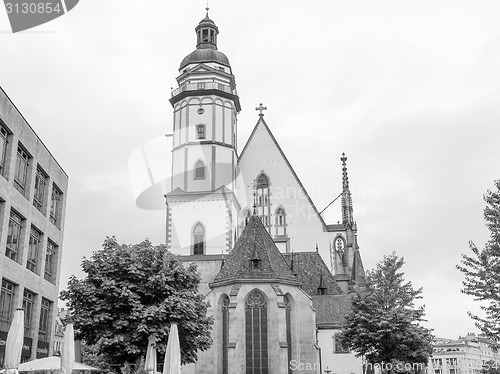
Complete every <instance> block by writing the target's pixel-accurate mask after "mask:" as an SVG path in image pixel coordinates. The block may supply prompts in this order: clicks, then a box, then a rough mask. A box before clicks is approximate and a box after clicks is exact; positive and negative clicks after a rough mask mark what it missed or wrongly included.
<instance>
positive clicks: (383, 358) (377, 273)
mask: <svg viewBox="0 0 500 374" xmlns="http://www.w3.org/2000/svg"><path fill="white" fill-rule="evenodd" d="M403 264H404V258H398V256H396V254H395V253H392V254H391V255H389V256H384V258H383V260H382V261H381V262H379V263H378V264H377V267H376V269H375V270H372V271H368V272H367V276H366V283H365V286H364V287H362V288H360V289H358V290H357V291H356V292H355V293H354V294H353V295H352V310H351V312H350V313H349V314H348V316H347V317H346V327H345V329H344V330H343V331H342V333H341V334H340V340H341V343H342V344H344V345H346V346H347V347H349V348H350V349H351V350H354V351H355V352H356V354H357V356H363V357H365V359H366V361H367V362H368V363H369V364H370V365H380V367H381V368H382V370H384V371H387V370H388V369H389V370H390V369H393V370H397V371H415V369H416V368H423V367H424V366H425V365H426V364H427V360H428V358H429V357H430V355H431V354H432V346H431V342H432V338H433V336H432V334H431V330H429V329H427V328H425V327H423V326H421V325H420V322H422V321H423V319H422V318H423V316H424V313H425V312H424V306H420V307H415V304H414V303H415V300H416V299H421V298H422V296H421V293H422V288H420V289H418V290H414V289H413V286H412V284H411V282H405V281H404V278H403V276H404V273H403V272H401V271H400V270H401V268H402V266H403ZM405 364H406V366H405ZM408 365H410V366H411V367H410V366H408Z"/></svg>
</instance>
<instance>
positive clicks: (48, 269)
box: [43, 239, 59, 284]
mask: <svg viewBox="0 0 500 374" xmlns="http://www.w3.org/2000/svg"><path fill="white" fill-rule="evenodd" d="M58 249H59V246H58V245H57V244H56V243H54V242H53V241H52V240H50V239H48V240H47V247H46V252H45V268H44V275H43V278H44V279H45V280H46V281H49V282H50V283H52V284H55V283H56V281H55V280H56V275H57V274H56V273H57V266H56V265H57V264H56V261H57V255H58Z"/></svg>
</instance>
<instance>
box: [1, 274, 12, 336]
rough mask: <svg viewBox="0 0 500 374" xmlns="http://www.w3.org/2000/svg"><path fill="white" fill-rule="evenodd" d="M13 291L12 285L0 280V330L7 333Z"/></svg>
mask: <svg viewBox="0 0 500 374" xmlns="http://www.w3.org/2000/svg"><path fill="white" fill-rule="evenodd" d="M14 289H15V286H14V284H13V283H10V282H9V281H6V280H5V279H2V291H1V293H0V330H1V331H9V327H10V321H11V320H12V313H13V307H14Z"/></svg>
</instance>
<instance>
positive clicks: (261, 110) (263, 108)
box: [255, 103, 267, 117]
mask: <svg viewBox="0 0 500 374" xmlns="http://www.w3.org/2000/svg"><path fill="white" fill-rule="evenodd" d="M255 110H258V111H259V112H260V113H259V116H261V117H262V116H263V115H264V113H262V112H263V111H264V110H267V108H266V107H265V106H263V105H262V103H260V104H259V106H258V107H257V108H255Z"/></svg>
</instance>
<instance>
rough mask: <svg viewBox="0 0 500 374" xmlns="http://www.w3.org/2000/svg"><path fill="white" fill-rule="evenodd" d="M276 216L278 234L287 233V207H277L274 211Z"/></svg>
mask: <svg viewBox="0 0 500 374" xmlns="http://www.w3.org/2000/svg"><path fill="white" fill-rule="evenodd" d="M274 215H275V217H276V220H275V221H276V222H275V227H276V235H277V236H278V235H286V212H285V208H283V207H282V206H281V205H280V206H279V207H278V208H276V211H275V212H274Z"/></svg>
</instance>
